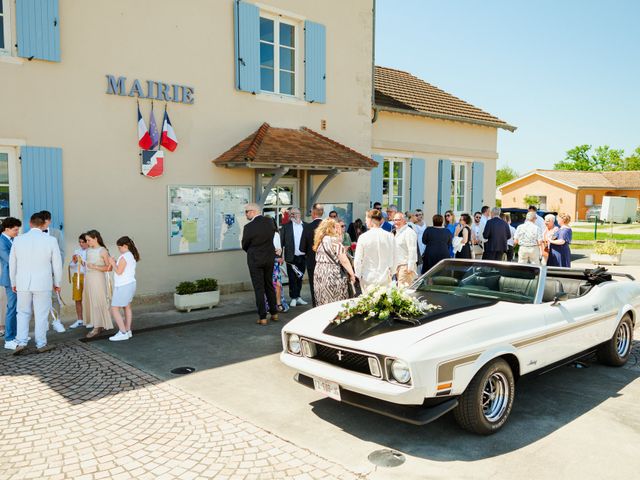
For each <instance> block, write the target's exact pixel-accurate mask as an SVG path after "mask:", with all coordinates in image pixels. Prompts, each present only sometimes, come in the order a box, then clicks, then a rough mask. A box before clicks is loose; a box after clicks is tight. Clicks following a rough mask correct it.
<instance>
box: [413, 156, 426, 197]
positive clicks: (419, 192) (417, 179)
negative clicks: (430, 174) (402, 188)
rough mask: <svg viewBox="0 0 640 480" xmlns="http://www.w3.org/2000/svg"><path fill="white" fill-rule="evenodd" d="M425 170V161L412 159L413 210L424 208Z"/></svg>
mask: <svg viewBox="0 0 640 480" xmlns="http://www.w3.org/2000/svg"><path fill="white" fill-rule="evenodd" d="M424 170H425V168H424V159H422V158H412V159H411V199H410V200H411V201H410V206H409V208H410V209H411V210H415V209H416V208H420V209H422V208H423V207H424Z"/></svg>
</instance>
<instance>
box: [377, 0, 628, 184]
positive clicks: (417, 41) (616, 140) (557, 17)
mask: <svg viewBox="0 0 640 480" xmlns="http://www.w3.org/2000/svg"><path fill="white" fill-rule="evenodd" d="M639 20H640V1H637V0H599V1H596V0H553V1H552V0H536V1H532V0H529V1H525V0H510V1H507V0H446V1H445V0H376V27H375V28H376V39H375V42H376V45H375V50H376V51H375V56H376V59H375V61H376V65H381V66H385V67H391V68H397V69H399V70H404V71H408V72H410V73H412V74H413V75H415V76H417V77H419V78H421V79H423V80H425V81H427V82H429V83H431V84H433V85H435V86H437V87H439V88H441V89H442V90H445V91H446V92H449V93H451V94H453V95H455V96H457V97H459V98H461V99H463V100H465V101H467V102H469V103H471V104H472V105H475V106H476V107H479V108H481V109H483V110H485V111H487V112H489V113H491V114H493V115H495V116H497V117H499V118H501V119H502V120H505V121H506V122H507V123H509V124H511V125H515V126H516V127H518V129H517V130H516V131H515V132H514V133H511V132H509V131H507V130H499V131H498V154H499V159H498V167H504V166H509V167H512V168H514V169H515V170H516V171H517V172H519V173H524V172H526V171H529V170H532V169H534V168H553V164H554V163H555V162H557V161H560V160H562V159H564V157H565V152H566V151H567V150H569V149H570V148H573V147H574V146H576V145H581V144H590V145H593V146H594V147H595V146H598V145H609V146H611V147H612V148H621V149H624V150H625V153H627V154H630V153H632V152H633V150H634V149H635V148H636V147H638V146H640V28H639V27H640V22H639Z"/></svg>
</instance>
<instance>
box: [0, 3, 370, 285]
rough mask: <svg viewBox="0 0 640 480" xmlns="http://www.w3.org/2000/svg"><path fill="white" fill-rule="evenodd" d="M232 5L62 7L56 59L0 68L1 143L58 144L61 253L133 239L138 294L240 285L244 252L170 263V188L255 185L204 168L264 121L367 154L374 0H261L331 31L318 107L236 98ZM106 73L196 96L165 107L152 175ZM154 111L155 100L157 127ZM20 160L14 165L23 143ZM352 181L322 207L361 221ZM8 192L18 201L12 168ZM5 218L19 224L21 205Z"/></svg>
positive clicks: (340, 182) (242, 175) (244, 177)
mask: <svg viewBox="0 0 640 480" xmlns="http://www.w3.org/2000/svg"><path fill="white" fill-rule="evenodd" d="M233 3H234V2H233V1H232V0H216V1H215V2H212V1H208V0H192V1H190V2H186V3H185V4H184V5H183V4H182V3H180V4H178V3H176V2H175V1H173V0H156V1H155V2H154V3H153V8H149V4H148V3H147V2H131V1H128V0H113V1H110V2H102V1H98V0H91V1H82V2H79V1H72V0H60V15H59V16H60V25H61V28H60V32H61V50H62V61H61V62H60V63H53V62H47V61H38V60H33V61H26V60H23V59H16V60H14V61H7V60H6V59H4V60H3V59H0V78H1V79H2V82H1V83H0V105H2V115H0V147H2V146H3V144H4V145H9V146H10V147H11V146H12V145H19V144H21V143H22V144H26V145H32V146H51V147H60V148H62V150H63V154H62V155H63V178H64V210H65V229H64V230H65V239H66V250H67V251H71V250H72V249H73V248H74V247H75V238H76V237H77V235H78V234H79V233H81V232H83V231H86V230H87V229H90V228H95V229H98V230H99V231H100V232H101V233H102V235H103V236H104V238H105V241H106V243H107V246H108V247H109V248H110V250H111V252H112V253H117V251H116V249H115V246H114V244H115V240H116V239H117V238H118V237H119V236H121V235H125V234H126V235H129V236H131V237H133V238H134V239H135V241H136V243H137V244H138V246H139V249H140V251H141V255H142V262H141V263H140V265H139V269H138V287H139V288H138V291H139V293H142V294H145V293H155V292H164V291H170V290H172V289H173V287H174V286H175V284H176V283H177V282H179V281H182V280H189V279H196V278H201V277H203V276H214V277H217V278H218V279H220V281H221V282H222V283H233V282H242V281H247V280H248V279H249V277H248V272H247V270H246V268H244V263H245V255H244V253H243V252H242V251H233V252H219V253H202V254H193V255H179V256H168V255H167V251H168V245H167V243H168V220H167V188H168V186H169V185H179V184H187V185H251V186H253V185H254V181H255V176H254V172H253V171H252V170H249V169H237V170H230V169H224V168H218V167H214V166H213V165H212V164H211V160H212V159H214V158H216V157H217V156H218V155H220V154H221V153H222V152H224V151H225V150H227V149H228V148H230V147H231V146H233V145H235V144H236V143H237V142H239V141H240V140H242V139H243V138H245V137H246V136H247V135H249V134H250V133H252V132H254V131H255V130H256V129H257V128H258V127H259V126H260V125H261V124H262V122H265V121H266V122H269V123H270V124H271V125H272V126H274V127H290V128H298V127H300V126H307V127H309V128H312V129H315V130H318V131H320V124H321V120H326V125H327V127H326V130H324V131H322V132H321V133H322V134H324V135H326V136H328V137H330V138H332V139H334V140H336V141H338V142H341V143H343V144H345V145H347V146H349V147H350V148H353V149H355V150H357V151H359V152H361V153H363V154H365V155H369V154H370V150H371V127H370V115H371V110H370V102H371V82H372V77H371V75H372V72H371V58H372V2H371V0H356V1H350V2H342V1H340V0H325V1H324V2H298V1H295V0H268V1H265V2H262V4H268V5H269V6H270V7H275V8H278V9H281V10H282V11H285V15H286V12H287V11H288V12H293V13H295V14H297V15H300V16H302V17H304V18H306V19H309V20H313V21H315V22H318V23H321V24H324V25H325V26H326V31H327V45H326V51H327V90H326V96H327V102H326V103H325V104H319V103H314V104H310V103H307V102H304V101H303V100H297V101H291V100H283V99H282V98H280V97H279V96H276V95H252V94H250V93H246V92H240V91H237V90H236V89H235V79H234V55H235V54H234V21H233ZM338 11H339V12H340V15H337V14H336V12H338ZM300 66H302V65H300ZM106 74H113V75H115V76H125V77H127V79H128V82H127V86H128V87H129V86H130V83H129V82H130V81H131V80H133V79H134V78H137V79H140V80H141V81H142V80H147V79H149V80H157V81H162V82H165V83H177V84H183V85H188V86H192V87H194V89H195V103H194V104H193V105H184V104H177V103H171V102H170V103H169V104H168V109H169V114H170V116H171V121H172V123H173V126H174V128H175V131H176V134H177V136H178V140H179V147H178V149H177V150H176V151H175V152H173V153H171V152H166V153H165V174H164V176H162V177H161V178H159V179H155V180H151V179H148V178H145V177H143V176H142V175H140V160H139V148H138V146H137V132H136V100H135V99H134V98H130V97H122V96H114V95H107V94H105V91H106V87H107V82H106V78H105V75H106ZM140 107H141V109H142V112H143V116H144V118H145V121H146V122H148V115H149V110H150V107H151V102H150V100H148V99H144V100H142V99H141V100H140ZM163 108H164V104H161V103H160V102H155V112H156V119H157V121H158V122H160V123H161V118H162V117H161V116H162V109H163ZM159 128H161V124H159ZM2 139H4V140H2ZM8 139H13V140H8ZM15 152H16V155H15V157H16V158H17V156H18V153H19V147H16V148H15ZM360 178H361V176H360V175H359V174H342V175H341V176H339V177H338V179H336V180H335V181H334V182H332V184H330V185H329V186H328V187H327V189H326V190H325V191H324V192H323V194H322V195H321V197H320V201H323V200H324V199H329V200H332V201H338V200H343V201H354V202H355V205H354V207H355V210H356V211H357V212H361V211H363V210H364V209H365V208H366V206H367V200H368V198H367V197H368V193H367V192H368V189H369V185H368V184H367V183H366V182H359V181H358V179H360ZM11 183H12V193H15V194H16V195H17V197H18V198H19V197H20V178H19V168H16V175H15V176H14V178H12V179H11ZM301 187H302V185H301ZM11 215H13V216H19V217H20V216H21V212H20V209H19V205H17V204H15V205H13V206H12V211H11ZM67 296H68V295H67Z"/></svg>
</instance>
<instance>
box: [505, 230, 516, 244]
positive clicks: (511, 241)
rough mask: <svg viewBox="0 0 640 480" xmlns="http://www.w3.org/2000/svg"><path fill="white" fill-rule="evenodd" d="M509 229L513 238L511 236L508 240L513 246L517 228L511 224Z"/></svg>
mask: <svg viewBox="0 0 640 480" xmlns="http://www.w3.org/2000/svg"><path fill="white" fill-rule="evenodd" d="M509 231H510V232H511V238H509V240H507V245H508V246H509V245H510V246H512V247H513V237H514V236H515V234H516V229H515V228H513V227H512V226H511V225H509Z"/></svg>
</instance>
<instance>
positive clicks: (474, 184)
mask: <svg viewBox="0 0 640 480" xmlns="http://www.w3.org/2000/svg"><path fill="white" fill-rule="evenodd" d="M483 203H484V162H473V178H472V179H471V209H472V210H473V212H479V211H480V209H481V208H482V204H483ZM473 212H471V213H473Z"/></svg>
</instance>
